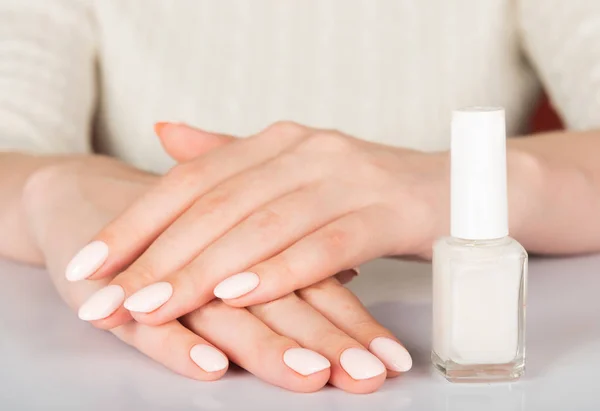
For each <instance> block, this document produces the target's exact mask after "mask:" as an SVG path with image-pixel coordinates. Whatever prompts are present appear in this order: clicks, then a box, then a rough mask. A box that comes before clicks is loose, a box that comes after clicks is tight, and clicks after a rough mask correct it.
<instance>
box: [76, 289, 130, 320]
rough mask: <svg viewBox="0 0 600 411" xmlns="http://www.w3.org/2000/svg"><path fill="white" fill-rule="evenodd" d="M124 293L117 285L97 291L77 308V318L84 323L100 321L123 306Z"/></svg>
mask: <svg viewBox="0 0 600 411" xmlns="http://www.w3.org/2000/svg"><path fill="white" fill-rule="evenodd" d="M124 299H125V291H123V288H122V287H121V286H119V285H108V286H106V287H104V288H102V289H101V290H99V291H97V292H96V293H95V294H93V295H92V296H91V297H90V298H88V299H87V301H86V302H85V303H83V305H82V306H81V307H79V313H78V315H79V318H80V319H82V320H84V321H94V320H101V319H103V318H106V317H108V316H109V315H111V314H112V313H114V312H115V310H116V309H117V308H119V307H120V306H121V304H123V300H124Z"/></svg>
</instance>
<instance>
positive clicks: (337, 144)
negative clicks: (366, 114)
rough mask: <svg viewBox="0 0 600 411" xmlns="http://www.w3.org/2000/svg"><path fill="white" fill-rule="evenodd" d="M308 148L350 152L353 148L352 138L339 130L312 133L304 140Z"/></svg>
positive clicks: (305, 147)
mask: <svg viewBox="0 0 600 411" xmlns="http://www.w3.org/2000/svg"><path fill="white" fill-rule="evenodd" d="M303 146H304V149H306V150H319V151H323V150H325V151H328V152H342V153H345V152H348V151H349V150H351V149H352V147H353V144H352V139H350V138H349V137H348V136H346V135H344V134H342V133H340V132H338V131H321V132H316V133H312V134H310V135H309V136H307V137H306V139H305V140H304V142H303Z"/></svg>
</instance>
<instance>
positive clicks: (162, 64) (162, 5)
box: [0, 0, 600, 171]
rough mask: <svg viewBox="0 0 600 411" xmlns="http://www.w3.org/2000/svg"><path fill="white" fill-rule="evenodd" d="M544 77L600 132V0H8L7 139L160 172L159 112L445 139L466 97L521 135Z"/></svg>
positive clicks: (556, 95) (0, 62)
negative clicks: (495, 109) (100, 155)
mask: <svg viewBox="0 0 600 411" xmlns="http://www.w3.org/2000/svg"><path fill="white" fill-rule="evenodd" d="M538 79H541V81H542V82H543V83H544V85H545V86H546V88H547V89H548V90H549V92H550V94H551V97H552V98H553V100H554V104H555V105H556V107H557V109H558V110H559V112H560V113H561V115H562V116H563V118H564V120H565V121H566V123H567V125H568V126H569V127H571V128H593V127H600V1H599V0H569V1H565V0H485V1H482V0H168V1H167V0H0V147H1V148H2V149H3V150H16V151H28V152H37V153H71V152H88V151H90V150H92V147H94V148H95V149H96V150H97V151H100V152H104V153H109V154H112V155H115V156H118V157H120V158H122V159H124V160H126V161H128V162H130V163H133V164H135V165H137V166H139V167H142V168H144V169H148V170H154V171H163V170H165V169H167V168H168V167H169V166H170V165H171V164H172V163H171V161H170V160H169V159H168V158H167V157H166V155H165V154H164V153H163V152H162V149H161V148H160V145H159V144H158V141H157V139H156V137H155V136H154V134H153V131H152V125H153V123H154V122H156V121H164V120H171V121H183V122H188V123H191V124H194V125H196V126H199V127H202V128H205V129H208V130H215V131H220V132H224V133H230V134H234V135H238V136H247V135H249V134H252V133H255V132H257V131H259V130H260V129H262V128H264V127H265V126H267V125H268V124H270V123H272V122H274V121H277V120H294V121H297V122H300V123H303V124H307V125H311V126H315V127H325V128H335V129H339V130H342V131H344V132H346V133H349V134H352V135H354V136H357V137H360V138H364V139H367V140H372V141H378V142H382V143H385V144H392V145H397V146H406V147H412V148H418V149H423V150H441V149H445V148H447V147H448V143H449V141H448V139H449V133H448V128H449V124H448V123H449V119H450V112H451V110H452V109H454V108H456V107H460V106H465V105H502V106H505V107H506V109H507V116H508V123H509V124H508V130H509V133H510V134H513V135H514V134H518V133H521V132H523V131H525V130H524V128H523V127H524V124H525V122H526V119H527V118H528V116H529V115H530V113H531V110H532V109H533V105H534V103H535V101H536V98H537V95H538V91H539V80H538Z"/></svg>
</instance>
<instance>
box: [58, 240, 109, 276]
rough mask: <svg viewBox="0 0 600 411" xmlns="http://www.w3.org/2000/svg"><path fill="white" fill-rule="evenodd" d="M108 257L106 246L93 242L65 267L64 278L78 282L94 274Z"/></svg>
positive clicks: (99, 242) (102, 243) (100, 242)
mask: <svg viewBox="0 0 600 411" xmlns="http://www.w3.org/2000/svg"><path fill="white" fill-rule="evenodd" d="M107 257H108V245H106V243H104V242H102V241H93V242H91V243H89V244H88V245H86V246H85V247H83V248H82V249H81V250H79V252H78V253H77V254H75V257H73V258H72V259H71V261H70V262H69V264H68V265H67V269H66V272H65V277H67V280H69V281H79V280H84V279H86V278H88V277H89V276H90V275H92V274H94V273H95V272H96V270H97V269H98V268H100V266H101V265H102V264H104V262H105V261H106V258H107Z"/></svg>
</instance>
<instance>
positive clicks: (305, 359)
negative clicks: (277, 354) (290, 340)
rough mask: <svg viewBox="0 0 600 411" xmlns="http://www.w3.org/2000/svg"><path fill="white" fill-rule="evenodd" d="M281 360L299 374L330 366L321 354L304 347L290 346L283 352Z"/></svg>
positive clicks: (311, 372) (308, 373) (317, 370)
mask: <svg viewBox="0 0 600 411" xmlns="http://www.w3.org/2000/svg"><path fill="white" fill-rule="evenodd" d="M283 362H284V363H285V365H287V366H288V367H290V368H291V369H292V370H294V371H296V372H297V373H298V374H301V375H304V376H306V375H310V374H314V373H316V372H319V371H323V370H325V369H327V368H329V367H331V363H330V362H329V360H328V359H327V358H325V357H323V356H322V355H321V354H319V353H317V352H315V351H312V350H309V349H306V348H290V349H289V350H287V351H286V352H284V353H283Z"/></svg>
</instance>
